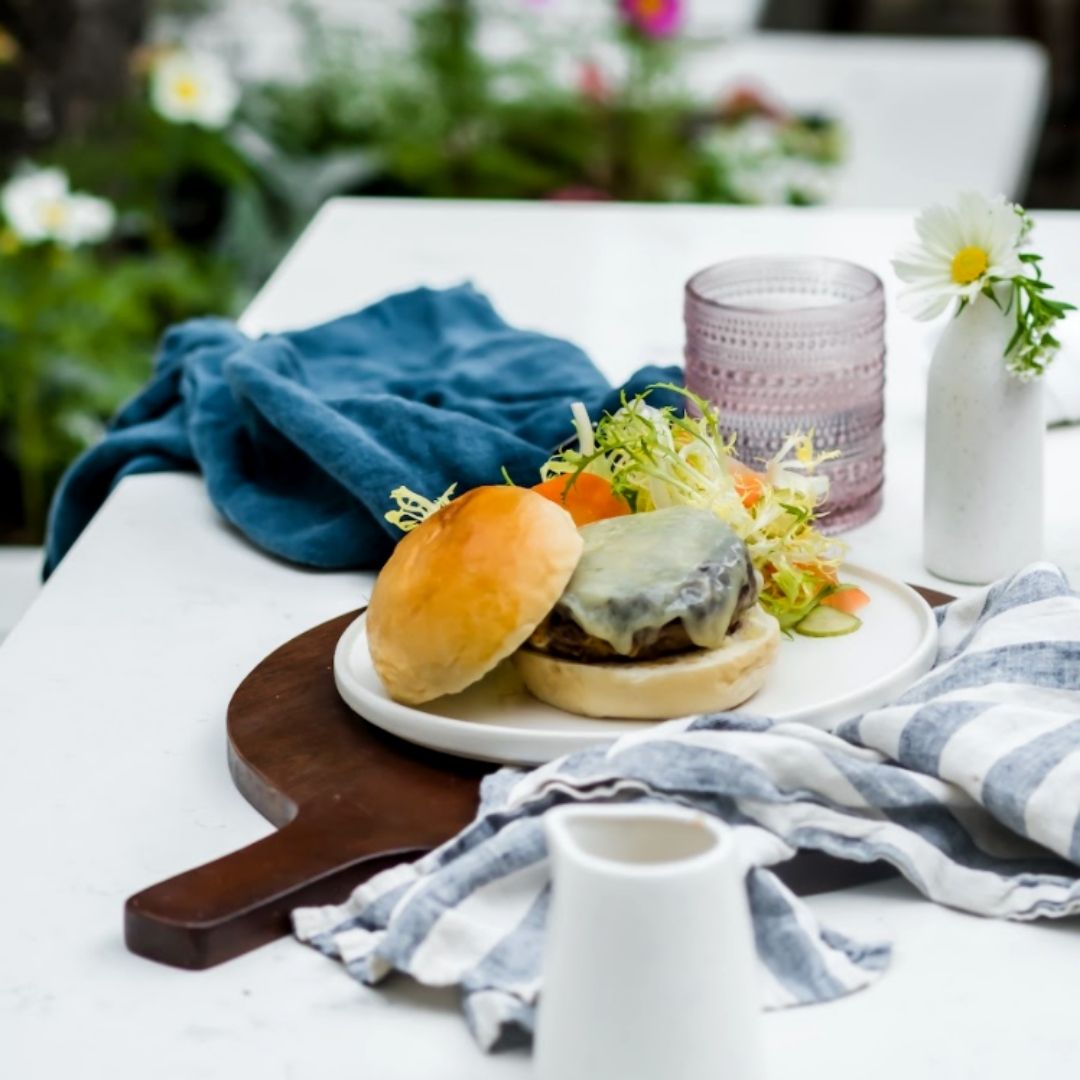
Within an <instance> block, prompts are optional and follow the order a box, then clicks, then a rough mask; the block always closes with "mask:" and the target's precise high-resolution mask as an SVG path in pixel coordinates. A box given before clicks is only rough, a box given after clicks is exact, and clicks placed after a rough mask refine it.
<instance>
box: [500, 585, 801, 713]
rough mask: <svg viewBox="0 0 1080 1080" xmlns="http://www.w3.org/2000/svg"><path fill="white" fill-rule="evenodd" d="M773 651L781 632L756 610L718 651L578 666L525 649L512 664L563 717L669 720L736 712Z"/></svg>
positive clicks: (763, 673) (762, 675)
mask: <svg viewBox="0 0 1080 1080" xmlns="http://www.w3.org/2000/svg"><path fill="white" fill-rule="evenodd" d="M779 643H780V627H779V624H778V623H777V621H776V620H775V619H774V618H773V617H772V616H771V615H769V614H768V613H767V612H765V611H763V610H762V609H761V607H760V606H759V605H757V604H755V605H753V607H751V608H750V609H749V610H747V611H746V612H744V613H743V614H742V616H741V618H740V620H739V625H738V627H737V628H736V629H735V630H734V631H733V632H732V633H731V634H729V635H728V638H727V641H725V642H724V644H723V645H722V646H720V648H718V649H698V650H695V651H694V652H690V653H682V654H680V655H677V656H668V657H664V658H663V659H660V660H648V661H643V662H640V663H636V662H633V661H621V662H616V663H579V662H578V661H574V660H562V659H560V658H559V657H556V656H550V655H548V654H547V653H541V652H537V651H536V650H534V649H530V648H528V647H526V648H523V649H519V650H518V651H517V652H516V653H514V656H513V661H514V666H515V667H516V668H517V670H518V673H519V674H520V676H521V678H522V681H523V682H524V683H525V686H526V687H527V688H528V690H529V691H530V693H532V695H533V696H534V697H537V698H539V699H540V700H541V701H544V702H546V703H547V704H549V705H554V706H555V707H556V708H558V709H562V710H564V711H565V712H569V713H577V714H578V715H580V716H592V717H597V718H600V719H620V720H669V719H672V718H674V717H677V716H691V715H694V714H696V713H709V712H722V711H724V710H725V709H732V708H734V707H735V706H736V705H741V704H742V703H743V702H744V701H746V700H747V699H748V698H750V697H752V696H753V695H754V694H755V693H757V691H758V690H760V689H761V686H762V684H763V683H764V682H765V679H766V677H767V675H768V673H769V668H770V667H771V665H772V662H773V660H774V659H775V656H776V650H777V648H778V647H779Z"/></svg>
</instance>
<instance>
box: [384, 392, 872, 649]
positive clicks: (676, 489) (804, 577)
mask: <svg viewBox="0 0 1080 1080" xmlns="http://www.w3.org/2000/svg"><path fill="white" fill-rule="evenodd" d="M653 390H668V391H674V392H675V393H678V394H681V395H682V396H683V397H684V398H685V399H686V402H687V408H686V411H685V412H681V411H679V410H677V409H675V408H673V407H672V406H664V407H663V408H657V407H656V406H654V405H651V404H650V403H649V400H648V398H649V395H650V393H651V392H652V391H653ZM572 411H573V423H574V428H575V431H576V434H577V439H576V445H574V446H572V447H568V448H566V449H563V450H561V451H559V452H558V453H556V454H554V455H553V456H552V457H551V458H549V459H548V460H547V461H546V462H545V463H544V465H543V466H542V467H541V469H540V483H539V484H538V485H536V490H538V491H539V492H540V493H541V494H543V495H545V497H548V498H554V499H555V500H556V501H559V502H561V504H562V505H563V506H564V507H565V509H567V510H568V511H569V512H570V513H571V514H572V515H573V516H574V518H575V520H576V521H578V523H579V524H581V523H583V521H587V520H594V517H579V513H578V512H579V511H585V510H586V506H585V503H586V502H589V503H590V504H592V505H593V506H594V505H595V502H596V500H595V494H592V495H591V496H590V497H589V498H588V499H586V494H585V491H584V489H585V488H589V487H595V486H599V485H597V479H599V480H602V481H604V482H605V483H606V484H607V485H610V492H609V496H608V498H609V501H610V502H612V503H616V504H617V505H618V506H620V507H622V512H623V513H625V512H626V507H629V509H630V511H631V512H633V513H642V512H647V511H649V510H659V509H663V508H665V507H671V506H694V507H698V508H702V509H706V510H711V511H712V512H713V513H715V514H716V515H717V516H718V517H720V518H721V519H722V520H723V521H724V522H725V523H726V524H727V525H728V526H730V528H731V529H732V530H733V531H734V532H735V533H736V534H737V535H738V536H739V537H740V538H741V539H742V540H743V541H744V542H745V543H746V546H747V548H748V549H749V551H750V557H751V559H752V560H753V563H754V566H755V568H756V569H757V571H758V573H759V574H760V575H761V590H760V601H761V604H762V606H763V607H764V608H765V610H766V611H768V612H769V613H770V614H772V615H773V616H775V618H776V619H777V621H778V622H779V623H780V627H781V629H783V630H785V631H786V630H790V629H792V628H793V627H795V626H796V625H797V624H798V623H799V622H801V621H802V620H803V619H804V618H806V616H807V615H809V614H810V612H812V611H814V610H815V609H816V608H818V607H819V605H821V604H822V602H823V601H824V602H826V603H830V602H833V601H839V602H840V603H841V604H842V603H843V601H844V600H845V599H846V598H847V597H848V596H849V595H850V594H852V593H854V592H859V590H850V589H845V587H843V586H840V585H839V583H838V579H837V570H838V568H839V566H840V563H841V561H842V559H843V556H844V554H845V551H846V547H845V545H844V544H843V543H842V542H841V541H837V540H835V539H833V538H831V537H827V536H825V535H824V534H823V533H821V532H820V531H819V530H818V529H817V528H816V526H815V521H816V519H817V516H818V514H819V512H820V508H821V504H822V503H823V502H824V500H825V497H826V496H827V494H828V491H829V481H828V478H827V477H825V476H822V475H821V474H820V473H819V472H818V471H817V468H818V466H819V465H820V464H821V463H822V462H823V461H827V460H829V459H831V458H833V457H835V456H836V454H835V453H820V452H818V451H816V450H815V449H814V439H813V432H806V433H803V432H795V433H793V434H792V435H790V436H789V437H788V438H787V439H786V440H785V441H784V443H783V445H782V446H781V447H780V449H779V451H778V452H777V453H776V454H775V455H774V456H773V457H772V458H770V459H768V460H767V461H762V462H760V463H759V464H760V465H761V469H760V471H758V470H754V469H751V468H749V467H748V466H746V465H744V464H742V463H741V462H740V461H739V460H738V459H737V458H736V457H735V444H734V440H733V439H725V437H724V435H723V432H722V431H721V427H720V418H719V415H718V413H717V411H716V409H715V408H714V407H713V406H712V405H711V404H710V403H709V402H708V401H706V400H705V399H704V398H701V397H699V396H698V395H697V394H694V393H692V392H691V391H689V390H687V389H685V388H683V387H679V386H673V385H670V384H657V385H656V386H653V387H650V388H649V389H648V390H646V391H645V392H644V393H642V394H638V395H637V396H636V397H633V398H629V399H628V398H627V397H626V396H625V395H624V397H623V399H622V404H621V407H620V408H619V409H617V410H616V411H615V412H614V413H605V414H604V415H603V416H601V417H600V419H599V420H598V421H597V422H596V423H595V424H593V423H592V421H591V420H590V418H589V416H588V414H587V413H586V411H585V408H584V406H583V405H581V404H580V403H575V404H574V405H573V406H572ZM583 476H588V477H589V483H588V484H587V485H586V484H585V483H584V482H583V481H582V480H581V478H582V477H583ZM594 478H596V479H594ZM560 479H562V480H564V482H563V483H560ZM453 494H454V487H453V486H451V487H450V488H448V489H447V490H446V491H445V492H443V494H442V495H440V496H439V497H438V498H437V499H427V498H424V497H423V496H421V495H417V494H415V493H414V492H412V491H410V490H409V489H408V488H405V487H399V488H395V489H394V491H392V492H391V496H390V497H391V498H392V499H393V500H394V502H395V503H396V504H397V509H396V510H391V511H389V512H388V513H387V514H386V515H385V516H386V520H387V521H390V522H391V523H393V524H395V525H397V526H398V527H399V528H401V529H402V530H404V531H408V530H410V529H413V528H415V527H416V526H417V525H419V524H420V522H421V521H423V520H424V519H425V518H426V517H427V516H429V515H430V514H432V513H434V512H435V511H436V510H438V509H439V508H440V507H442V506H445V505H446V504H447V503H448V502H449V501H450V499H451V498H452V497H453ZM612 495H613V496H615V498H614V499H611V498H610V496H612ZM623 504H625V505H623ZM861 595H862V594H861V593H860V596H861ZM838 606H840V605H839V604H838ZM844 606H847V605H844ZM851 610H852V611H854V610H856V608H855V607H852V608H851ZM837 614H839V612H837ZM847 617H850V616H847ZM857 621H858V620H854V622H855V623H856V624H857Z"/></svg>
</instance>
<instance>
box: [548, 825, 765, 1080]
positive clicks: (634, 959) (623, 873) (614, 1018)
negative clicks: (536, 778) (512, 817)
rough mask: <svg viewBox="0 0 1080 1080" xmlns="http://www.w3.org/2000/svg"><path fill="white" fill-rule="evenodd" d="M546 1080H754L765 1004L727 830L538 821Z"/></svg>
mask: <svg viewBox="0 0 1080 1080" xmlns="http://www.w3.org/2000/svg"><path fill="white" fill-rule="evenodd" d="M545 827H546V832H547V839H548V848H549V850H550V852H551V860H552V874H553V882H554V884H553V888H554V892H553V896H552V907H551V912H550V917H549V920H548V932H547V945H546V950H545V953H544V966H543V988H542V990H541V995H540V1005H539V1015H538V1018H537V1032H536V1044H535V1068H536V1075H537V1076H538V1077H539V1078H540V1080H603V1078H607V1077H612V1078H616V1077H617V1078H618V1080H661V1078H662V1080H758V1078H759V1077H760V1076H761V1071H760V1065H759V1060H760V1057H759V1052H758V1037H757V1028H758V1011H759V995H758V987H757V982H756V975H757V969H756V960H755V956H754V946H753V932H752V929H751V925H750V916H749V911H748V908H747V901H746V888H745V883H744V867H743V866H742V865H741V864H740V860H739V858H738V855H737V852H736V850H735V846H734V842H733V839H732V835H731V831H730V830H729V829H728V828H727V827H726V826H725V825H724V824H723V823H722V822H719V821H717V820H716V819H714V818H711V817H709V816H707V815H705V814H700V813H694V812H692V811H689V810H681V809H678V808H664V807H655V806H635V805H618V806H599V805H586V806H564V807H560V808H557V809H555V810H553V811H551V812H550V813H549V814H548V815H547V817H546V818H545Z"/></svg>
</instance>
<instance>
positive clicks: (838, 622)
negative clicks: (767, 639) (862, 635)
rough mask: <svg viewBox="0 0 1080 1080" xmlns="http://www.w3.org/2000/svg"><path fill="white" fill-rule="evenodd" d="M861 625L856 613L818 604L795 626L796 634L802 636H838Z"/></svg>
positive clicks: (850, 631)
mask: <svg viewBox="0 0 1080 1080" xmlns="http://www.w3.org/2000/svg"><path fill="white" fill-rule="evenodd" d="M860 626H862V619H860V618H859V616H858V615H849V614H848V613H847V612H846V611H838V610H837V609H836V608H831V607H825V606H823V605H820V604H819V605H818V606H817V607H816V608H814V610H813V611H811V612H810V614H809V615H807V616H806V618H805V619H803V620H802V621H801V622H799V623H798V625H797V626H796V627H795V633H796V634H802V635H803V636H804V637H840V636H842V635H843V634H852V633H854V632H855V631H856V630H858V629H859V627H860Z"/></svg>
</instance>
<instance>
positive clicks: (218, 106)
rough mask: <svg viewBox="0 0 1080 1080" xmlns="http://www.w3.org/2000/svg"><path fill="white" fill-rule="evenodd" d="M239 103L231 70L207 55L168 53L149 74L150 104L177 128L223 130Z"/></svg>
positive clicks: (237, 91)
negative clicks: (190, 125) (184, 125)
mask: <svg viewBox="0 0 1080 1080" xmlns="http://www.w3.org/2000/svg"><path fill="white" fill-rule="evenodd" d="M239 102H240V87H239V86H238V85H237V83H236V81H235V80H234V79H233V77H232V76H231V75H230V74H229V70H228V68H226V66H225V65H224V64H223V63H222V62H221V61H220V60H219V59H218V58H217V57H216V56H210V55H208V54H205V53H199V54H197V53H189V52H184V51H173V52H167V53H165V54H164V55H163V56H162V57H161V58H160V59H158V60H157V61H156V63H155V64H154V66H153V68H152V69H151V71H150V103H151V104H152V105H153V107H154V109H155V111H156V112H158V113H160V114H161V115H162V116H164V117H165V119H166V120H171V121H173V123H177V124H196V125H198V126H199V127H204V128H223V127H224V126H225V125H226V124H227V123H228V122H229V121H230V120H231V119H232V115H233V113H234V112H235V111H236V106H237V105H238V104H239Z"/></svg>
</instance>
